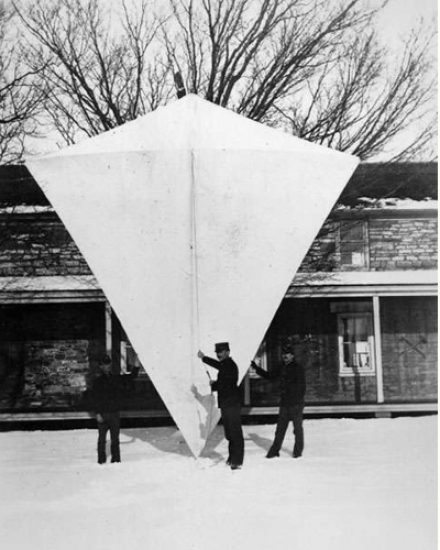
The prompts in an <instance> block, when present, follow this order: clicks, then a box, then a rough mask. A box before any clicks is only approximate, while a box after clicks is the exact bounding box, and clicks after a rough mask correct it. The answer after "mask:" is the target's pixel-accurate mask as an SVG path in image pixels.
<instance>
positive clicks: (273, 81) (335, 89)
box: [164, 0, 436, 160]
mask: <svg viewBox="0 0 440 550" xmlns="http://www.w3.org/2000/svg"><path fill="white" fill-rule="evenodd" d="M171 4H172V7H173V14H174V18H175V20H176V21H177V27H176V28H175V29H173V30H171V31H170V30H169V29H168V28H166V27H165V29H164V35H165V42H166V45H167V50H168V54H169V56H170V59H171V60H172V61H173V63H174V64H175V65H176V66H177V67H178V68H179V70H180V71H181V73H182V74H185V75H187V88H188V89H189V90H190V91H192V92H194V93H198V94H200V95H202V96H204V97H206V98H207V99H209V100H211V101H213V102H215V103H218V104H220V105H223V106H229V107H230V108H232V109H234V110H236V111H237V112H239V113H242V114H244V115H246V116H248V117H250V118H252V119H253V120H257V121H260V122H265V123H268V124H270V125H273V126H278V127H283V128H285V129H288V130H290V131H291V132H292V133H293V134H294V135H297V136H298V137H302V138H304V139H308V140H310V141H313V142H317V143H320V144H323V145H327V146H330V147H333V148H336V149H339V150H342V151H348V152H351V153H353V154H355V155H358V156H359V157H360V158H361V159H363V160H365V159H368V158H371V157H372V156H375V155H377V154H378V153H380V152H382V151H384V149H385V148H386V146H387V145H388V144H389V143H390V142H391V141H392V140H393V139H394V138H395V137H396V136H398V135H399V134H400V133H401V132H402V130H404V129H405V130H408V127H410V126H411V125H412V124H414V125H418V126H419V131H418V132H417V133H416V134H415V136H414V137H413V139H412V140H411V141H410V142H409V143H407V144H406V145H405V146H404V147H403V149H402V150H401V151H400V152H399V154H398V156H397V158H396V159H395V160H405V159H408V158H411V157H413V156H415V155H417V154H418V153H420V152H421V150H423V149H424V148H425V146H426V145H427V144H428V143H429V142H430V140H431V139H432V137H433V134H434V132H435V128H436V116H435V113H434V114H433V113H432V106H433V105H434V97H435V95H436V90H435V76H433V77H432V78H429V76H427V75H429V72H430V69H431V74H432V73H433V71H432V69H433V68H434V67H435V60H433V59H430V57H429V54H428V53H427V52H428V51H429V45H430V44H431V43H432V42H433V40H434V38H435V29H433V28H430V27H429V25H428V26H427V25H424V26H421V27H420V28H419V29H418V31H417V32H415V33H414V35H412V36H410V37H409V38H408V39H407V41H406V43H405V44H404V45H403V46H404V51H403V54H402V56H401V59H398V60H396V59H394V58H393V57H391V56H390V55H389V54H388V52H387V51H386V48H385V47H381V46H380V44H379V42H378V40H377V38H376V36H375V33H374V31H373V30H372V29H374V18H375V17H376V15H377V13H378V11H380V9H381V8H382V7H383V6H384V5H385V4H386V2H384V3H383V4H382V5H381V6H379V7H378V8H377V9H368V3H367V2H365V1H358V0H351V1H350V2H341V3H338V2H329V1H322V0H313V1H310V2H301V1H299V0H261V1H260V2H258V3H256V2H252V1H250V0H226V1H223V2H219V1H216V0H202V1H201V2H200V1H196V0H171Z"/></svg>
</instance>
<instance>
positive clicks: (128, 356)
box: [121, 340, 143, 374]
mask: <svg viewBox="0 0 440 550" xmlns="http://www.w3.org/2000/svg"><path fill="white" fill-rule="evenodd" d="M140 366H141V363H140V361H139V358H138V356H137V355H136V352H135V351H134V349H133V346H132V345H131V344H130V342H128V341H124V340H121V372H122V373H123V374H128V373H129V372H131V371H132V369H133V367H135V368H139V367H140ZM142 372H143V371H142Z"/></svg>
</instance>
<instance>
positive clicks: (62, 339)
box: [0, 163, 437, 421]
mask: <svg viewBox="0 0 440 550" xmlns="http://www.w3.org/2000/svg"><path fill="white" fill-rule="evenodd" d="M0 227H1V231H0V420H3V421H5V420H29V419H35V418H38V419H43V418H50V419H58V418H64V419H65V418H72V419H84V418H88V408H89V406H88V400H87V387H88V385H89V382H90V380H91V378H92V377H93V376H94V375H95V373H96V369H97V359H98V357H99V356H100V355H101V354H102V353H105V352H106V351H107V352H110V353H111V354H112V356H113V359H114V363H115V365H116V368H120V369H122V370H124V371H129V370H130V368H131V367H132V366H133V365H134V364H136V363H137V362H138V360H137V357H136V354H135V352H134V350H133V349H132V347H131V345H130V342H129V341H128V339H127V337H126V335H125V333H124V330H123V327H122V326H121V325H120V323H119V321H118V319H117V317H116V316H115V314H114V313H113V312H112V309H111V306H110V304H109V303H108V301H107V300H106V297H105V296H104V294H103V292H102V291H101V289H100V288H99V286H98V284H97V282H96V280H95V279H94V277H93V275H92V273H91V272H90V269H89V267H88V265H87V263H86V262H85V260H84V258H83V257H82V255H81V253H80V252H79V250H78V248H77V247H76V245H75V243H74V242H73V240H72V239H71V238H70V236H69V234H68V232H67V231H66V229H65V227H64V226H63V224H62V223H61V221H60V220H59V218H58V217H57V215H56V213H55V212H54V211H53V209H52V208H51V206H50V205H49V204H48V203H47V200H46V198H45V196H44V195H43V194H42V192H41V191H40V189H39V187H38V186H37V184H36V183H35V181H34V180H33V179H32V177H31V176H30V174H29V173H28V171H27V170H26V169H25V168H24V167H23V166H9V167H0ZM436 294H437V165H436V164H433V163H423V164H401V165H394V166H386V165H381V164H364V165H361V166H360V167H359V168H358V170H357V171H356V172H355V174H354V176H353V177H352V179H351V181H350V182H349V184H348V185H347V187H346V188H345V190H344V192H343V193H342V195H341V197H340V199H339V201H338V203H337V205H336V206H335V208H334V209H333V211H332V212H331V214H330V216H329V217H328V219H327V221H326V223H325V224H324V226H323V227H322V229H321V231H320V233H319V235H318V236H317V237H316V239H315V241H314V243H313V245H312V246H311V247H310V250H309V252H308V254H307V255H306V257H305V258H304V261H303V263H302V266H301V268H300V270H299V271H298V273H297V274H296V275H295V276H294V278H293V280H292V283H291V285H290V286H289V288H288V290H287V292H286V295H285V298H284V300H283V301H282V303H281V304H280V307H279V309H278V311H277V313H276V315H275V317H274V318H273V319H272V320H271V319H268V320H267V324H268V327H269V328H268V330H267V333H266V335H265V337H264V341H263V343H262V345H261V348H260V350H259V353H258V356H259V359H260V361H261V364H262V365H263V367H264V368H267V369H271V368H272V367H273V365H274V364H275V363H276V362H277V361H279V360H280V349H281V345H282V343H284V342H286V341H289V342H291V343H292V344H293V345H294V347H295V354H296V358H297V360H298V361H300V362H302V363H303V364H304V366H305V368H306V373H307V387H308V389H307V396H306V414H310V415H312V414H319V415H325V414H334V413H339V414H342V413H344V414H345V413H351V414H353V413H371V414H378V415H380V414H395V413H396V414H397V413H401V412H408V411H411V412H426V411H436V410H437V301H436ZM256 307H258V297H257V296H256ZM242 389H243V404H244V409H243V411H244V414H271V413H273V412H274V411H275V409H274V407H275V406H276V404H277V386H276V384H271V383H269V382H266V381H262V380H261V379H260V378H257V377H253V375H252V374H251V375H247V376H246V378H245V380H244V381H243V384H242ZM125 409H126V410H125V413H124V414H125V415H126V416H134V417H161V418H165V417H166V416H167V415H168V413H167V411H166V408H165V406H164V404H163V402H162V400H161V399H160V396H159V395H158V394H157V392H156V390H155V388H154V386H153V384H152V383H151V381H150V380H149V378H148V376H147V374H145V373H144V372H142V374H141V375H140V376H139V377H138V379H137V380H136V384H135V388H134V390H133V392H132V395H130V396H129V397H128V398H127V401H126V403H125Z"/></svg>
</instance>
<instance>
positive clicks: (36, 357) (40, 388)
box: [16, 340, 90, 407]
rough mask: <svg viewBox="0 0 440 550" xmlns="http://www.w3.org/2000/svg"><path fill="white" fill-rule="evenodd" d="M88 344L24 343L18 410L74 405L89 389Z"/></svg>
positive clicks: (62, 341) (76, 342)
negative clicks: (21, 388)
mask: <svg viewBox="0 0 440 550" xmlns="http://www.w3.org/2000/svg"><path fill="white" fill-rule="evenodd" d="M89 373H90V367H89V341H88V340H44V341H42V340H39V341H38V340H34V341H29V342H26V343H25V362H24V388H23V392H22V395H21V397H20V399H19V401H18V403H17V405H16V406H19V407H20V406H23V407H26V406H29V407H51V406H56V405H66V406H70V405H75V404H76V403H78V402H79V401H80V398H81V395H82V394H83V392H84V391H85V390H86V389H87V383H88V377H89Z"/></svg>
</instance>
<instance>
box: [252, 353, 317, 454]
mask: <svg viewBox="0 0 440 550" xmlns="http://www.w3.org/2000/svg"><path fill="white" fill-rule="evenodd" d="M282 360H283V363H282V364H281V365H280V366H278V368H276V369H275V370H274V371H273V372H267V371H265V370H263V369H261V368H260V367H258V366H257V365H256V364H255V362H254V361H252V363H251V365H252V367H253V368H254V370H255V372H256V373H257V374H259V375H260V376H262V377H263V378H266V379H268V380H274V379H278V380H279V382H280V392H281V398H280V410H279V414H278V421H277V427H276V431H275V439H274V441H273V443H272V446H271V448H270V449H269V451H268V453H267V455H266V458H274V457H276V456H280V449H281V446H282V444H283V441H284V436H285V435H286V431H287V427H288V425H289V422H290V420H292V421H293V433H294V435H295V446H294V448H293V458H299V457H300V456H301V455H302V453H303V450H304V430H303V412H304V397H305V393H306V378H305V373H304V369H303V367H302V365H300V364H299V363H297V362H296V361H295V359H294V353H293V348H292V346H290V345H284V346H283V349H282Z"/></svg>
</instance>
